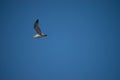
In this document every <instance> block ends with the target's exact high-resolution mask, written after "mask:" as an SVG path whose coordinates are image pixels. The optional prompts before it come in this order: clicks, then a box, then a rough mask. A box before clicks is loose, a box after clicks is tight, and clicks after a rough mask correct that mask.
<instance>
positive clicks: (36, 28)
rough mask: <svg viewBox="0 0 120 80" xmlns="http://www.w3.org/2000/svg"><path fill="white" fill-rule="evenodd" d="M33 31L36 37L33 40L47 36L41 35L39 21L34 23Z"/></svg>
mask: <svg viewBox="0 0 120 80" xmlns="http://www.w3.org/2000/svg"><path fill="white" fill-rule="evenodd" d="M34 29H35V31H36V35H34V36H33V38H42V37H45V36H47V34H44V33H42V31H41V29H40V28H39V20H38V19H37V20H36V21H35V23H34Z"/></svg>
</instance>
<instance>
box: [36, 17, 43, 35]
mask: <svg viewBox="0 0 120 80" xmlns="http://www.w3.org/2000/svg"><path fill="white" fill-rule="evenodd" d="M34 29H35V31H36V32H37V34H41V33H42V32H41V30H40V28H39V20H38V19H37V20H36V21H35V23H34Z"/></svg>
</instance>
